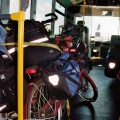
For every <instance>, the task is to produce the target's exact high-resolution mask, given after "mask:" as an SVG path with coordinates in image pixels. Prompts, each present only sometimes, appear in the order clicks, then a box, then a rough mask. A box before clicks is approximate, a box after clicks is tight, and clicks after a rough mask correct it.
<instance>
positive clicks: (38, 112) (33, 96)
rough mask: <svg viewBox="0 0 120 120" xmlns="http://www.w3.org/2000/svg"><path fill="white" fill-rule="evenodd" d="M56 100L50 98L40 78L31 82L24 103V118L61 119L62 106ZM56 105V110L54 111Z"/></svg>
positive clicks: (32, 119) (31, 119) (30, 119)
mask: <svg viewBox="0 0 120 120" xmlns="http://www.w3.org/2000/svg"><path fill="white" fill-rule="evenodd" d="M59 102H60V101H58V100H52V99H51V97H50V95H49V94H48V90H47V88H46V85H45V84H44V82H43V80H42V79H37V80H36V82H34V83H31V87H30V89H29V91H28V95H27V99H26V103H25V105H24V120H25V119H26V120H28V119H29V120H34V119H39V120H61V117H62V107H61V103H60V104H59V105H60V106H59V107H58V106H57V105H58V103H59ZM57 107H58V110H57V111H56V109H57Z"/></svg>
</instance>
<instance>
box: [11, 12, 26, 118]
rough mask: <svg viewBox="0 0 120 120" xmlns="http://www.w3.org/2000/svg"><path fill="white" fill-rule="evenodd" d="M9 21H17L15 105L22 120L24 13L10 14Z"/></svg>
mask: <svg viewBox="0 0 120 120" xmlns="http://www.w3.org/2000/svg"><path fill="white" fill-rule="evenodd" d="M11 19H12V20H16V21H18V61H17V77H18V78H17V98H18V103H17V104H18V120H23V44H24V21H25V13H24V11H20V12H18V13H13V14H11Z"/></svg>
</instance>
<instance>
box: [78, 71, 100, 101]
mask: <svg viewBox="0 0 120 120" xmlns="http://www.w3.org/2000/svg"><path fill="white" fill-rule="evenodd" d="M78 94H79V96H81V97H82V98H83V99H84V100H86V101H89V102H94V101H96V99H97V97H98V89H97V87H96V85H95V83H94V82H93V80H92V79H91V78H90V77H89V76H88V75H87V74H86V73H85V72H82V73H81V87H80V89H79V92H78Z"/></svg>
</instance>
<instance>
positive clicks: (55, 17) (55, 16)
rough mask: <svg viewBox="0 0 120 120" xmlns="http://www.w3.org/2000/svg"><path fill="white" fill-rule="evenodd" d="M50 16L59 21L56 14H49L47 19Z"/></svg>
mask: <svg viewBox="0 0 120 120" xmlns="http://www.w3.org/2000/svg"><path fill="white" fill-rule="evenodd" d="M48 16H54V19H56V20H57V19H58V16H57V15H56V14H55V13H49V14H46V15H45V17H48Z"/></svg>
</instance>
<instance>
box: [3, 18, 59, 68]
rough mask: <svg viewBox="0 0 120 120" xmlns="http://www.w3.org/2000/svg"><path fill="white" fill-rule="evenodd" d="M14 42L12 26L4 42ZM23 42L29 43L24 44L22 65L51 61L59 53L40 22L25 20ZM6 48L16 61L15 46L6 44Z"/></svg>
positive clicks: (15, 38)
mask: <svg viewBox="0 0 120 120" xmlns="http://www.w3.org/2000/svg"><path fill="white" fill-rule="evenodd" d="M14 24H15V23H14ZM16 24H17V23H16ZM16 42H17V30H16V29H15V28H14V29H11V31H9V33H8V35H7V37H6V39H5V43H16ZM24 42H28V43H29V45H24V67H29V66H32V65H35V64H39V63H42V62H46V61H51V60H53V59H55V58H56V57H58V56H60V55H61V50H60V48H59V47H58V46H57V45H56V44H51V43H50V40H49V38H48V36H47V35H46V31H45V28H44V26H43V25H42V24H41V23H40V22H37V21H34V20H25V26H24ZM30 43H31V44H32V45H31V44H30ZM6 49H7V50H8V53H9V54H10V55H11V57H12V58H13V60H14V61H17V60H16V59H17V46H16V45H12V46H11V45H10V46H6Z"/></svg>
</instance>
